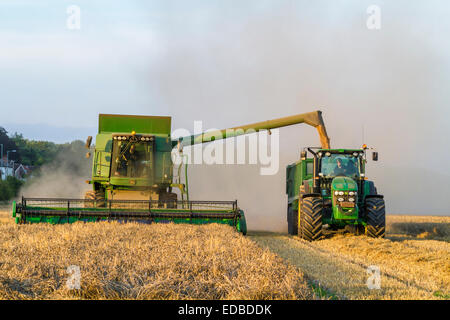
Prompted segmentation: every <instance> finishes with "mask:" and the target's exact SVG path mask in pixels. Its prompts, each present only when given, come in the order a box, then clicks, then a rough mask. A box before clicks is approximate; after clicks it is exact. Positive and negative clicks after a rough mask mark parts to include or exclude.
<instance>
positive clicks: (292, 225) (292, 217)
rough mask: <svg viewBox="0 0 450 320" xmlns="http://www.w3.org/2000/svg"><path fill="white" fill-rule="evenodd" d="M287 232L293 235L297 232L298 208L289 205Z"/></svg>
mask: <svg viewBox="0 0 450 320" xmlns="http://www.w3.org/2000/svg"><path fill="white" fill-rule="evenodd" d="M288 233H289V234H290V235H293V236H295V235H297V234H298V210H294V209H293V208H292V206H291V205H289V206H288Z"/></svg>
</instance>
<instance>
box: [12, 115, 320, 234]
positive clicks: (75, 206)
mask: <svg viewBox="0 0 450 320" xmlns="http://www.w3.org/2000/svg"><path fill="white" fill-rule="evenodd" d="M302 122H306V123H308V124H310V125H313V126H315V127H317V128H318V130H319V132H320V131H321V130H323V129H322V127H323V126H322V124H323V122H322V117H321V113H320V112H310V113H306V114H301V115H297V116H292V117H286V118H281V119H276V120H271V121H264V122H259V123H254V124H250V125H246V126H240V127H235V128H229V129H224V130H218V131H216V132H207V133H202V134H199V135H193V136H188V137H184V138H179V139H174V140H172V139H171V136H170V135H171V118H170V117H154V116H131V115H109V114H100V115H99V129H98V134H97V137H96V140H95V150H94V154H93V163H92V179H91V180H90V181H87V182H88V183H90V184H91V185H92V190H91V191H88V192H87V193H86V195H85V198H84V199H53V198H48V199H45V198H28V197H22V200H21V201H19V202H18V203H16V202H14V203H13V217H15V219H16V223H51V224H62V223H73V222H76V221H84V222H95V221H110V220H119V221H139V222H146V223H154V222H174V223H190V224H204V223H221V224H228V225H231V226H233V227H235V228H236V229H237V230H238V231H240V232H242V233H243V234H246V232H247V227H246V220H245V215H244V212H243V211H242V210H241V209H240V208H239V207H238V204H237V201H190V200H189V192H188V182H187V165H186V164H185V165H184V181H181V180H182V179H181V175H182V174H181V172H182V171H183V169H182V165H181V166H178V168H177V170H176V169H174V164H173V163H172V151H173V149H174V148H177V149H178V151H180V152H181V154H182V148H183V147H185V146H191V145H194V144H200V143H207V142H211V141H214V140H219V139H226V138H231V137H235V136H239V135H243V134H248V133H253V132H258V131H260V130H270V129H273V128H279V127H283V126H288V125H293V124H296V123H302ZM91 142H92V137H88V139H87V141H86V147H87V148H88V149H90V146H91ZM88 156H90V152H89V153H88ZM174 171H176V172H178V175H177V176H175V177H174ZM175 190H177V191H178V193H176V192H174V191H175Z"/></svg>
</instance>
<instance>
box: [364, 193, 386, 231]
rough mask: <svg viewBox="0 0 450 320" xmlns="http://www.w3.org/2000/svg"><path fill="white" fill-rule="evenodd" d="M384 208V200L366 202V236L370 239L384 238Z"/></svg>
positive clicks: (375, 199)
mask: <svg viewBox="0 0 450 320" xmlns="http://www.w3.org/2000/svg"><path fill="white" fill-rule="evenodd" d="M385 211H386V208H385V205H384V199H381V198H369V199H367V200H366V217H367V226H366V235H367V236H368V237H371V238H384V235H385V231H386V213H385Z"/></svg>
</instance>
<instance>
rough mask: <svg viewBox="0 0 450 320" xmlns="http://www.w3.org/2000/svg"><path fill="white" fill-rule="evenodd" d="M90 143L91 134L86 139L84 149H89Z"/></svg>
mask: <svg viewBox="0 0 450 320" xmlns="http://www.w3.org/2000/svg"><path fill="white" fill-rule="evenodd" d="M91 143H92V136H89V137H87V139H86V149H89V148H90V147H91Z"/></svg>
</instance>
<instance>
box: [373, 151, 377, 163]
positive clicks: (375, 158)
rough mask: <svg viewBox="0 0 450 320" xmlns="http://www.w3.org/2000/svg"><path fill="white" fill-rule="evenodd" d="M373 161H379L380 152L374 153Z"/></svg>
mask: <svg viewBox="0 0 450 320" xmlns="http://www.w3.org/2000/svg"><path fill="white" fill-rule="evenodd" d="M372 160H373V161H378V152H376V151H374V152H372Z"/></svg>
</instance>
